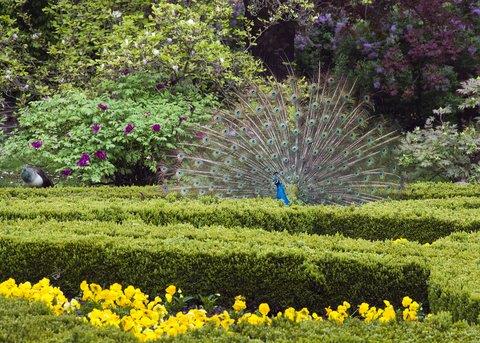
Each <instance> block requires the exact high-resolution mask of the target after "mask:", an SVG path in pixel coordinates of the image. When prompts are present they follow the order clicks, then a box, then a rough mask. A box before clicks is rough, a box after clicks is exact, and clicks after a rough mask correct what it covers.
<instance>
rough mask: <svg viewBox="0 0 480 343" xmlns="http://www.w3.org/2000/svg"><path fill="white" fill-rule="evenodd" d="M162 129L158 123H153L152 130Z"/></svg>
mask: <svg viewBox="0 0 480 343" xmlns="http://www.w3.org/2000/svg"><path fill="white" fill-rule="evenodd" d="M161 129H162V126H161V125H160V124H153V125H152V131H153V132H159V131H160V130H161Z"/></svg>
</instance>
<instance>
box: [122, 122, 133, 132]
mask: <svg viewBox="0 0 480 343" xmlns="http://www.w3.org/2000/svg"><path fill="white" fill-rule="evenodd" d="M134 128H135V125H133V124H132V123H128V124H127V125H126V126H125V127H124V128H123V132H125V134H126V135H128V134H129V133H130V132H132V131H133V129H134Z"/></svg>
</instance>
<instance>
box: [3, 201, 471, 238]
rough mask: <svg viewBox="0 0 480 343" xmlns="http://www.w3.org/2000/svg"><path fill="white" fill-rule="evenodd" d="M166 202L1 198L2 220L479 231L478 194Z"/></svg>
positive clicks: (371, 233)
mask: <svg viewBox="0 0 480 343" xmlns="http://www.w3.org/2000/svg"><path fill="white" fill-rule="evenodd" d="M210 200H211V199H209V200H208V201H207V199H202V200H190V201H185V200H181V201H174V202H171V201H167V200H164V199H148V200H147V199H146V200H138V201H135V200H132V199H124V198H112V199H109V200H108V201H107V200H106V199H98V198H90V197H86V198H83V197H73V198H71V197H68V196H66V197H48V198H37V197H33V198H31V199H17V198H13V199H0V220H12V219H35V218H45V219H55V220H60V221H68V220H100V221H114V222H122V221H125V220H128V219H131V218H138V219H141V220H143V221H144V222H145V223H148V224H155V225H167V224H175V223H190V224H192V225H194V226H195V227H202V226H208V225H221V226H226V227H233V226H238V227H248V228H262V229H265V230H269V231H284V230H286V231H289V232H306V233H315V234H320V235H323V234H335V233H341V234H343V235H345V236H349V237H354V238H364V239H369V240H382V239H396V238H399V237H405V238H407V239H409V240H415V241H418V242H422V243H424V242H433V241H435V240H436V239H438V238H441V237H445V236H448V235H449V234H451V233H452V232H456V231H466V232H471V231H477V230H480V216H479V215H478V212H479V208H480V198H475V197H463V198H462V197H459V198H452V199H427V200H403V201H388V202H376V203H370V204H367V205H364V206H361V207H354V206H351V207H340V206H290V207H285V206H283V205H282V204H281V203H279V202H277V201H274V200H271V199H270V200H269V199H248V200H223V201H218V202H215V201H213V200H212V201H210Z"/></svg>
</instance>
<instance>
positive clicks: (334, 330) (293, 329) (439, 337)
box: [0, 297, 480, 343]
mask: <svg viewBox="0 0 480 343" xmlns="http://www.w3.org/2000/svg"><path fill="white" fill-rule="evenodd" d="M479 336H480V327H479V326H478V325H468V324H466V323H464V322H456V323H454V322H453V320H452V318H451V317H449V316H448V314H446V313H441V314H439V315H434V316H432V317H430V318H429V319H428V320H427V321H425V322H422V323H420V322H412V323H399V324H389V325H381V324H370V325H366V324H365V323H363V322H360V321H359V320H350V321H347V322H346V323H345V324H344V325H342V326H339V325H336V324H333V323H331V322H329V321H322V322H302V323H299V324H296V323H291V322H286V321H285V322H276V324H275V325H274V326H272V327H265V326H251V325H246V326H242V327H239V328H235V329H234V330H230V331H229V332H228V333H226V332H225V331H223V330H217V329H213V328H205V329H202V330H199V331H194V332H190V333H187V334H185V335H179V336H177V337H175V338H165V339H162V340H159V341H161V342H212V341H215V342H225V343H227V342H228V343H230V342H246V341H253V340H255V341H259V342H265V341H268V342H272V341H275V342H292V341H295V342H298V341H308V342H366V341H368V342H379V341H382V342H386V341H395V342H407V341H409V342H412V341H414V342H435V343H436V342H442V341H443V342H454V341H456V342H467V343H468V342H472V343H473V342H478V337H479ZM0 341H1V342H9V343H26V342H51V343H60V342H61V343H64V342H78V343H100V342H101V343H104V342H105V343H109V342H112V343H113V342H119V343H127V342H128V343H137V342H138V341H137V340H136V339H135V338H134V337H133V336H131V335H129V334H126V333H124V332H122V331H120V330H118V329H114V328H102V329H99V328H96V327H93V326H92V325H90V324H87V323H82V322H81V321H79V320H77V319H76V318H75V317H73V316H60V317H57V316H53V315H52V314H51V313H50V312H49V310H48V309H47V308H46V307H45V306H44V305H43V304H41V303H36V302H27V301H25V300H17V299H5V298H2V297H0Z"/></svg>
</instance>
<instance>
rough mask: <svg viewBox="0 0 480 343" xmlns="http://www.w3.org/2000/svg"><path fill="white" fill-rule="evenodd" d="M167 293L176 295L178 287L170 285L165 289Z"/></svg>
mask: <svg viewBox="0 0 480 343" xmlns="http://www.w3.org/2000/svg"><path fill="white" fill-rule="evenodd" d="M165 292H167V294H170V295H174V294H175V293H176V292H177V287H175V286H174V285H170V286H168V287H167V288H166V289H165Z"/></svg>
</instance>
